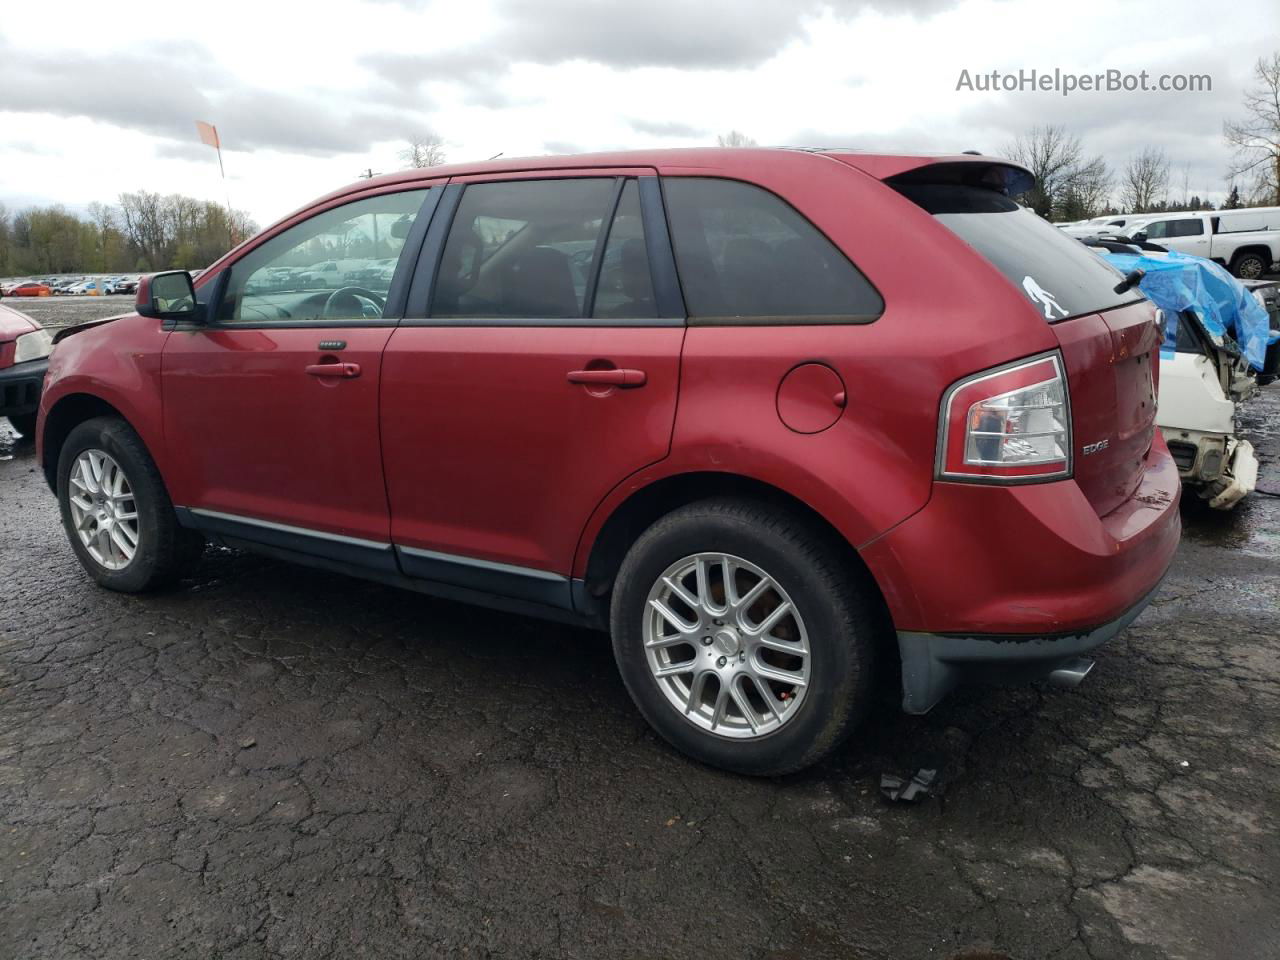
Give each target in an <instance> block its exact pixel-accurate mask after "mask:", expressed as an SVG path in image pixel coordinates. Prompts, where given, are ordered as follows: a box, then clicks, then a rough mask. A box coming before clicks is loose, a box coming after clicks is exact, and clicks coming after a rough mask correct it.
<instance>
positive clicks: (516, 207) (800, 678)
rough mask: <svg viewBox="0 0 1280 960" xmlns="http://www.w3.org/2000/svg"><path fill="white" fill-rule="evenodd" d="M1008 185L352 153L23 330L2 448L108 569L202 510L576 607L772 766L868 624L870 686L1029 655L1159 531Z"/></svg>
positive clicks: (962, 163) (759, 765)
mask: <svg viewBox="0 0 1280 960" xmlns="http://www.w3.org/2000/svg"><path fill="white" fill-rule="evenodd" d="M1030 184H1031V178H1030V174H1029V173H1028V172H1027V171H1026V170H1025V169H1023V168H1021V167H1019V166H1017V165H1014V164H1010V163H1006V162H1003V161H999V160H993V159H991V158H984V157H978V156H969V155H962V156H955V157H918V156H876V155H870V154H860V153H846V152H838V151H832V152H810V151H796V150H756V149H735V150H693V151H656V152H648V153H633V154H612V155H597V156H594V157H585V158H584V157H572V158H565V157H547V158H538V159H532V160H528V159H526V160H499V161H493V162H488V163H484V164H475V165H464V166H463V165H460V166H455V167H436V168H430V169H427V170H414V171H407V172H405V173H403V174H396V175H392V176H389V177H382V178H377V179H374V180H371V181H361V182H360V183H357V184H353V185H351V186H350V187H347V188H345V189H343V190H339V191H337V192H335V193H333V194H330V195H329V196H327V197H325V198H323V199H321V200H320V201H318V202H316V203H315V204H314V205H312V206H311V207H308V208H306V209H304V210H302V211H300V212H298V213H296V214H294V215H292V216H291V217H289V218H288V219H286V220H284V221H282V222H280V223H277V224H275V225H274V226H272V227H270V228H268V229H267V230H265V231H264V232H263V233H262V234H260V235H259V236H257V237H255V238H254V239H252V240H250V241H249V242H247V243H245V244H242V245H241V246H240V247H238V248H237V249H236V250H234V251H233V252H232V253H230V254H228V255H227V256H226V257H224V258H223V259H222V260H221V261H219V262H218V263H215V264H214V265H213V266H211V267H210V268H209V269H208V270H207V271H205V272H204V273H203V274H202V275H201V276H200V278H199V280H198V281H197V282H194V283H193V281H192V278H191V277H190V276H189V275H187V274H185V273H180V272H171V273H165V274H159V275H156V276H153V277H151V278H148V279H147V280H146V281H145V282H144V283H142V284H141V285H140V287H139V291H138V295H137V302H136V306H135V312H134V313H133V314H132V315H129V316H124V317H119V318H113V319H110V320H103V321H97V322H95V323H91V324H83V325H80V326H78V327H70V328H66V329H64V330H62V331H60V332H59V334H58V337H57V344H56V347H55V348H54V351H53V354H52V357H51V358H50V367H49V376H48V380H47V383H46V386H45V392H44V397H43V399H42V401H41V405H40V420H39V424H38V425H37V431H36V433H37V445H38V449H37V459H38V462H39V464H40V465H41V468H42V469H43V471H44V473H45V477H46V479H47V481H48V483H49V485H50V487H51V489H52V490H53V491H54V492H55V494H56V497H57V502H58V506H59V509H60V511H61V514H62V518H63V523H64V527H65V531H66V535H67V537H68V540H69V543H70V545H71V548H72V550H73V551H74V552H75V554H76V556H77V557H78V558H79V560H80V561H81V563H82V564H83V566H84V568H85V570H86V571H87V573H88V574H89V575H90V576H91V577H93V578H94V579H95V580H96V581H98V582H99V583H100V584H102V585H103V586H105V587H107V588H109V589H114V590H121V591H126V592H138V591H144V590H147V589H150V588H153V587H156V586H158V585H160V584H162V583H165V582H169V581H172V580H173V579H174V578H175V577H179V576H181V575H182V573H183V571H184V570H186V569H187V568H188V566H189V565H190V564H191V563H192V562H194V561H195V560H196V559H197V558H198V557H199V556H200V553H201V548H202V546H203V543H204V541H205V539H206V538H213V539H216V540H218V541H220V542H223V543H226V544H228V545H231V546H235V547H241V548H245V549H250V550H256V551H261V552H263V553H266V554H269V555H272V556H275V557H279V558H284V559H289V560H293V561H297V562H301V563H308V564H314V565H317V566H321V567H323V568H326V569H329V570H337V571H342V572H346V573H350V574H353V575H356V576H362V577H369V578H373V579H376V580H379V581H382V582H386V583H390V584H395V585H397V586H401V587H405V588H408V589H414V590H419V591H422V592H426V593H432V594H438V595H445V596H451V597H455V598H458V599H464V600H470V601H475V602H483V603H491V604H494V605H497V606H500V607H503V608H506V609H512V610H520V611H525V612H529V613H536V614H538V615H542V616H547V617H552V618H555V619H559V620H564V621H568V622H572V623H577V624H583V625H588V626H593V627H597V628H603V629H608V630H609V631H610V632H611V634H612V638H613V646H614V652H615V656H616V660H617V663H618V667H619V670H620V672H621V674H622V676H623V679H624V681H625V683H626V686H627V689H628V690H629V691H630V693H631V695H632V697H633V698H634V700H635V702H636V704H637V707H638V709H639V710H640V712H641V713H642V714H643V715H644V716H645V717H646V718H647V719H648V721H649V722H650V723H651V724H652V725H653V726H654V728H655V729H657V730H658V731H659V732H660V733H661V734H662V735H663V736H664V737H666V738H667V739H668V740H670V741H671V742H672V743H673V744H675V745H676V746H677V747H679V748H680V749H682V750H685V751H686V752H688V753H689V754H691V755H692V756H695V757H697V758H699V759H701V760H704V761H706V762H709V763H713V764H717V765H720V766H723V767H726V768H729V769H733V770H738V771H743V772H748V773H755V774H777V773H782V772H786V771H789V770H795V769H799V768H801V767H804V766H806V765H808V764H811V763H813V762H815V761H816V760H818V759H819V758H820V757H822V756H824V755H825V754H826V753H828V752H829V751H830V750H832V749H833V748H834V747H835V746H836V745H838V744H839V743H840V742H841V741H842V740H844V739H845V738H846V737H848V736H849V735H850V734H851V733H852V731H853V730H854V729H855V727H856V725H857V723H858V721H859V720H860V718H861V717H862V716H863V715H864V714H865V713H866V711H867V710H868V708H869V706H870V704H871V702H872V700H873V699H874V697H873V685H874V682H875V678H876V677H877V675H879V673H880V672H881V670H883V669H885V667H886V666H887V665H886V664H885V663H884V662H883V656H882V654H883V653H886V652H887V651H886V650H884V648H882V646H881V644H880V642H879V641H880V639H881V636H882V634H884V633H885V632H886V631H891V632H889V633H888V634H887V635H888V636H889V637H891V638H894V639H896V645H895V646H896V651H895V653H894V654H893V655H894V656H896V658H897V659H899V660H900V661H901V667H902V669H901V682H902V704H903V707H904V709H905V710H907V711H908V712H912V713H921V712H924V711H927V710H929V709H930V708H931V707H932V706H933V705H934V704H935V703H936V702H937V701H938V700H939V699H940V698H941V697H943V696H945V695H946V693H947V692H948V691H949V690H951V689H952V688H953V687H954V686H955V685H956V684H957V683H959V682H962V681H965V680H969V679H974V678H999V679H1004V680H1017V679H1027V678H1032V677H1042V676H1048V677H1050V678H1052V679H1053V680H1054V681H1055V682H1058V683H1061V684H1064V685H1067V686H1071V685H1074V684H1076V683H1079V682H1080V680H1081V679H1082V678H1083V677H1084V675H1085V674H1086V673H1087V672H1088V671H1089V669H1090V668H1091V667H1092V661H1090V660H1089V659H1088V654H1089V653H1090V651H1092V650H1093V649H1094V648H1096V647H1097V646H1098V645H1099V644H1101V643H1103V642H1105V641H1107V640H1108V639H1109V638H1111V637H1113V636H1114V635H1115V634H1117V633H1118V632H1120V631H1121V630H1123V629H1124V628H1125V627H1126V626H1127V625H1128V624H1129V623H1130V622H1131V621H1132V620H1133V619H1134V618H1135V617H1137V616H1138V614H1139V613H1140V612H1141V611H1142V609H1143V608H1144V607H1145V606H1146V605H1147V603H1148V602H1149V601H1150V599H1151V597H1152V595H1153V593H1154V592H1155V590H1156V589H1157V587H1158V585H1159V583H1160V581H1161V579H1162V578H1163V576H1164V573H1165V571H1166V569H1167V568H1168V566H1169V563H1170V561H1171V559H1172V557H1173V553H1174V550H1175V549H1176V547H1177V543H1178V538H1179V529H1180V525H1179V523H1180V522H1179V513H1178V501H1179V496H1180V484H1179V477H1178V469H1177V465H1176V464H1175V462H1174V460H1173V458H1172V457H1171V456H1170V453H1169V450H1168V447H1167V446H1166V444H1165V442H1164V439H1163V437H1162V436H1161V434H1160V432H1159V431H1158V430H1157V428H1156V421H1155V414H1156V410H1155V407H1156V404H1155V400H1156V397H1155V371H1156V368H1157V364H1158V362H1159V356H1160V340H1161V330H1160V327H1159V326H1158V324H1157V318H1156V313H1155V310H1154V308H1153V307H1152V305H1151V304H1150V302H1148V300H1147V299H1146V298H1145V297H1144V296H1143V294H1142V293H1141V291H1140V290H1139V289H1137V287H1136V286H1135V285H1134V284H1132V283H1128V282H1127V281H1126V279H1125V278H1124V277H1123V275H1122V274H1121V273H1120V272H1119V271H1117V270H1116V269H1115V268H1114V267H1112V266H1110V265H1108V264H1107V263H1106V262H1104V261H1103V260H1102V259H1101V258H1100V257H1098V256H1096V255H1095V254H1094V253H1092V252H1091V251H1090V250H1089V249H1087V248H1086V247H1085V246H1083V245H1081V244H1080V243H1078V242H1076V241H1075V240H1073V239H1071V238H1069V237H1067V236H1065V235H1064V234H1063V233H1062V232H1061V231H1059V230H1056V229H1054V228H1053V227H1051V226H1050V225H1048V224H1047V223H1045V222H1044V221H1043V220H1041V219H1040V218H1038V217H1037V216H1035V214H1034V213H1032V212H1030V211H1028V210H1025V209H1022V208H1020V207H1019V206H1018V204H1017V203H1015V202H1014V201H1013V200H1012V199H1011V197H1012V196H1016V195H1018V194H1020V193H1022V192H1023V191H1025V190H1026V189H1027V188H1028V187H1029V186H1030ZM850 210H856V211H857V213H858V215H857V216H856V217H851V216H849V215H848V212H849V211H850ZM338 249H342V250H352V249H361V250H365V251H368V252H369V257H368V259H366V260H365V261H364V262H363V263H361V264H360V265H356V264H351V263H347V262H345V261H343V260H341V259H337V258H334V259H331V260H324V259H319V258H317V257H316V256H315V255H314V253H315V252H320V251H333V250H338ZM376 260H383V261H387V262H385V263H382V264H379V265H375V263H374V261H376ZM922 262H924V263H927V264H928V269H921V266H920V264H921V263H922ZM308 263H309V264H312V266H311V267H310V268H308V269H305V270H301V271H297V270H296V269H295V268H296V267H297V266H298V265H301V264H308ZM330 264H331V265H332V269H330V268H329V267H330ZM361 271H372V273H369V274H364V273H361ZM308 275H310V276H308ZM317 277H319V283H315V281H316V278H317ZM313 283H314V284H315V285H314V286H312V284H313ZM161 357H163V362H160V360H159V358H161ZM161 396H163V403H161V402H160V397H161ZM318 438H323V439H322V441H321V442H317V441H318ZM890 649H894V648H890ZM893 672H894V671H892V670H889V673H890V674H892V673H893Z"/></svg>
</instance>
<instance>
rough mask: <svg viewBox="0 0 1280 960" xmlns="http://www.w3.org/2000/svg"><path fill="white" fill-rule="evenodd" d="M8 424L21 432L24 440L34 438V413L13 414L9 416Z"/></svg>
mask: <svg viewBox="0 0 1280 960" xmlns="http://www.w3.org/2000/svg"><path fill="white" fill-rule="evenodd" d="M9 425H10V426H11V427H13V429H15V430H17V431H18V433H20V434H22V438H23V439H24V440H34V439H35V438H36V415H35V414H34V413H18V414H13V415H11V416H10V417H9Z"/></svg>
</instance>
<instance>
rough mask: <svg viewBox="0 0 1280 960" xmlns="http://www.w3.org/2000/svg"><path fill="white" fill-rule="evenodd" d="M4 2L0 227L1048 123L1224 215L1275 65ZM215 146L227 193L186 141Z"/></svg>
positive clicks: (573, 14)
mask: <svg viewBox="0 0 1280 960" xmlns="http://www.w3.org/2000/svg"><path fill="white" fill-rule="evenodd" d="M1228 6H1229V13H1227V14H1224V15H1221V16H1219V15H1218V14H1217V13H1215V10H1220V9H1224V8H1222V7H1216V8H1215V7H1213V6H1209V5H1206V4H1204V3H1203V2H1186V0H1184V2H1178V0H1166V2H1163V3H1160V4H1150V3H1141V2H1131V0H1111V2H1104V0H1096V2H1094V0H1068V2H1058V3H1045V2H1043V0H1034V2H1033V0H898V2H892V0H826V2H824V0H791V2H789V0H647V2H644V3H635V2H628V3H615V2H605V0H598V2H591V0H467V2H465V3H458V2H456V0H451V2H441V3H435V2H431V0H361V2H355V0H329V2H328V3H326V4H321V3H314V2H312V3H292V2H283V0H254V2H240V0H220V2H219V3H217V4H200V5H197V4H194V3H188V2H183V0H163V2H161V0H157V2H147V0H123V2H117V3H113V4H108V5H104V4H102V3H101V2H81V0H60V2H59V3H58V4H56V14H55V12H54V10H55V8H54V7H51V6H50V5H49V4H48V3H47V2H44V0H42V2H31V0H6V3H5V10H6V16H5V17H4V18H3V20H0V203H4V204H6V205H7V206H8V207H9V208H10V209H14V208H17V207H23V206H26V205H29V204H33V203H53V202H57V203H63V204H65V205H67V206H68V207H71V208H82V207H83V206H84V205H85V204H87V203H88V202H90V201H92V200H104V201H109V200H111V199H113V198H114V197H115V196H116V195H117V194H119V193H120V192H121V191H125V190H137V189H148V190H156V191H160V192H166V193H167V192H181V193H186V194H189V195H193V196H198V197H206V198H209V199H213V200H218V201H223V200H225V198H226V196H227V193H229V194H230V198H231V201H232V202H233V203H234V204H235V205H236V206H237V207H241V208H244V209H246V210H248V211H249V212H250V213H251V215H252V216H254V217H255V218H256V219H257V220H258V221H259V223H261V224H264V225H265V224H267V223H269V222H271V221H273V220H275V219H277V218H278V217H280V216H282V215H284V214H285V213H287V212H289V211H290V210H292V209H294V208H296V207H298V206H300V205H301V204H303V203H305V202H306V201H308V200H310V199H311V198H313V197H315V196H317V195H319V194H321V193H325V192H327V191H328V190H330V189H332V188H334V187H336V186H339V185H341V184H343V183H346V182H349V181H350V180H353V179H354V178H355V177H356V176H357V175H358V174H359V173H360V172H361V171H362V170H364V169H366V168H370V167H371V168H372V169H373V170H374V171H375V172H388V171H391V170H395V169H397V168H398V167H400V166H403V164H402V162H401V161H400V160H399V158H398V152H399V150H400V149H401V148H402V146H403V143H402V142H401V141H403V140H404V138H406V137H407V136H409V135H411V134H413V133H415V132H417V131H435V132H438V133H439V134H440V135H441V136H442V137H443V138H444V140H445V144H446V151H447V154H448V157H449V159H450V160H459V161H461V160H472V159H483V158H486V157H489V156H492V155H494V154H496V153H499V152H502V153H504V154H506V155H507V156H518V155H529V154H544V153H568V152H579V151H587V150H607V149H617V148H633V147H665V146H693V145H701V144H710V143H714V142H715V137H716V134H717V133H723V132H725V131H728V130H730V129H738V130H742V131H745V132H746V133H748V134H749V135H750V136H752V137H754V138H755V139H756V140H758V141H759V142H760V143H761V144H797V145H828V146H836V145H838V146H853V147H861V148H864V149H868V150H890V149H893V150H899V149H903V150H922V151H947V152H952V151H959V150H965V149H976V150H980V151H982V152H984V153H999V152H1000V149H1001V147H1002V146H1004V145H1005V144H1006V143H1007V142H1008V141H1009V140H1010V138H1011V137H1012V136H1013V135H1015V134H1017V133H1019V132H1021V131H1024V130H1026V129H1028V128H1030V127H1031V126H1033V125H1035V124H1038V123H1061V124H1064V125H1065V126H1067V127H1068V128H1069V129H1070V130H1071V131H1072V132H1074V133H1076V134H1078V135H1079V136H1080V137H1081V138H1082V139H1083V141H1084V144H1085V147H1086V149H1087V150H1089V151H1090V152H1094V153H1101V154H1102V155H1104V156H1105V157H1106V158H1107V159H1108V161H1109V162H1111V164H1112V165H1113V166H1116V167H1120V166H1123V164H1124V162H1125V160H1126V159H1127V158H1128V157H1129V156H1130V155H1131V154H1132V153H1134V152H1135V151H1136V150H1138V149H1140V148H1141V147H1143V146H1144V145H1148V144H1154V145H1156V146H1159V147H1161V148H1163V149H1164V150H1165V152H1166V153H1167V154H1168V156H1169V158H1170V160H1171V162H1172V166H1173V169H1174V171H1175V175H1174V180H1175V182H1176V184H1177V188H1176V190H1177V193H1178V194H1180V192H1181V182H1182V179H1183V177H1184V173H1185V176H1186V178H1187V179H1188V182H1189V186H1190V190H1191V192H1193V193H1199V194H1200V195H1202V196H1206V195H1207V196H1213V197H1218V196H1221V195H1222V194H1223V193H1224V191H1225V183H1224V179H1223V177H1224V172H1225V169H1226V166H1227V163H1228V160H1229V154H1228V152H1227V149H1226V148H1225V147H1224V145H1223V142H1222V121H1223V120H1224V119H1225V118H1229V117H1232V116H1235V115H1237V114H1238V112H1239V102H1240V94H1241V91H1242V89H1243V88H1244V87H1245V86H1247V85H1248V83H1249V75H1250V73H1251V70H1252V67H1253V63H1254V61H1255V60H1256V59H1257V58H1258V57H1259V56H1261V55H1264V54H1270V53H1271V52H1272V51H1273V50H1274V49H1275V48H1276V47H1277V46H1280V39H1278V38H1280V4H1276V3H1275V0H1232V2H1231V3H1230V4H1229V5H1228ZM1055 68H1057V69H1060V70H1062V71H1066V72H1071V73H1077V74H1092V73H1096V72H1102V71H1105V70H1108V69H1114V70H1119V71H1122V72H1126V73H1137V72H1139V71H1142V70H1146V71H1148V72H1149V73H1150V74H1151V75H1152V77H1153V78H1154V77H1157V76H1159V75H1160V74H1208V75H1210V76H1211V77H1212V91H1211V92H1201V93H1153V92H1148V93H1139V92H1134V93H1124V92H1115V93H1107V92H1100V93H1080V92H1077V93H1074V94H1072V95H1071V96H1068V97H1063V96H1061V95H1060V94H1057V93H1052V92H1040V93H1035V92H996V93H983V92H976V91H968V90H961V91H957V89H956V86H957V82H958V80H959V78H960V75H961V71H962V70H968V71H969V72H970V74H971V75H976V74H979V73H989V72H990V71H992V70H1000V71H1009V72H1016V71H1019V70H1028V71H1029V70H1032V69H1035V70H1039V71H1041V72H1044V71H1049V72H1052V71H1053V70H1054V69H1055ZM197 120H206V121H208V122H211V123H214V124H216V125H217V127H218V130H219V132H220V134H221V136H222V141H223V146H224V151H223V154H224V161H225V163H226V172H227V183H226V188H225V191H224V186H223V184H222V182H221V181H220V179H219V176H218V167H217V162H216V157H215V155H214V153H213V151H212V150H211V149H210V148H208V147H205V146H203V145H202V144H201V143H200V142H199V140H198V139H197V137H196V130H195V121H197Z"/></svg>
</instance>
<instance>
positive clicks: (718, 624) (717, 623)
mask: <svg viewBox="0 0 1280 960" xmlns="http://www.w3.org/2000/svg"><path fill="white" fill-rule="evenodd" d="M716 626H717V627H723V626H724V621H723V620H717V621H716Z"/></svg>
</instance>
